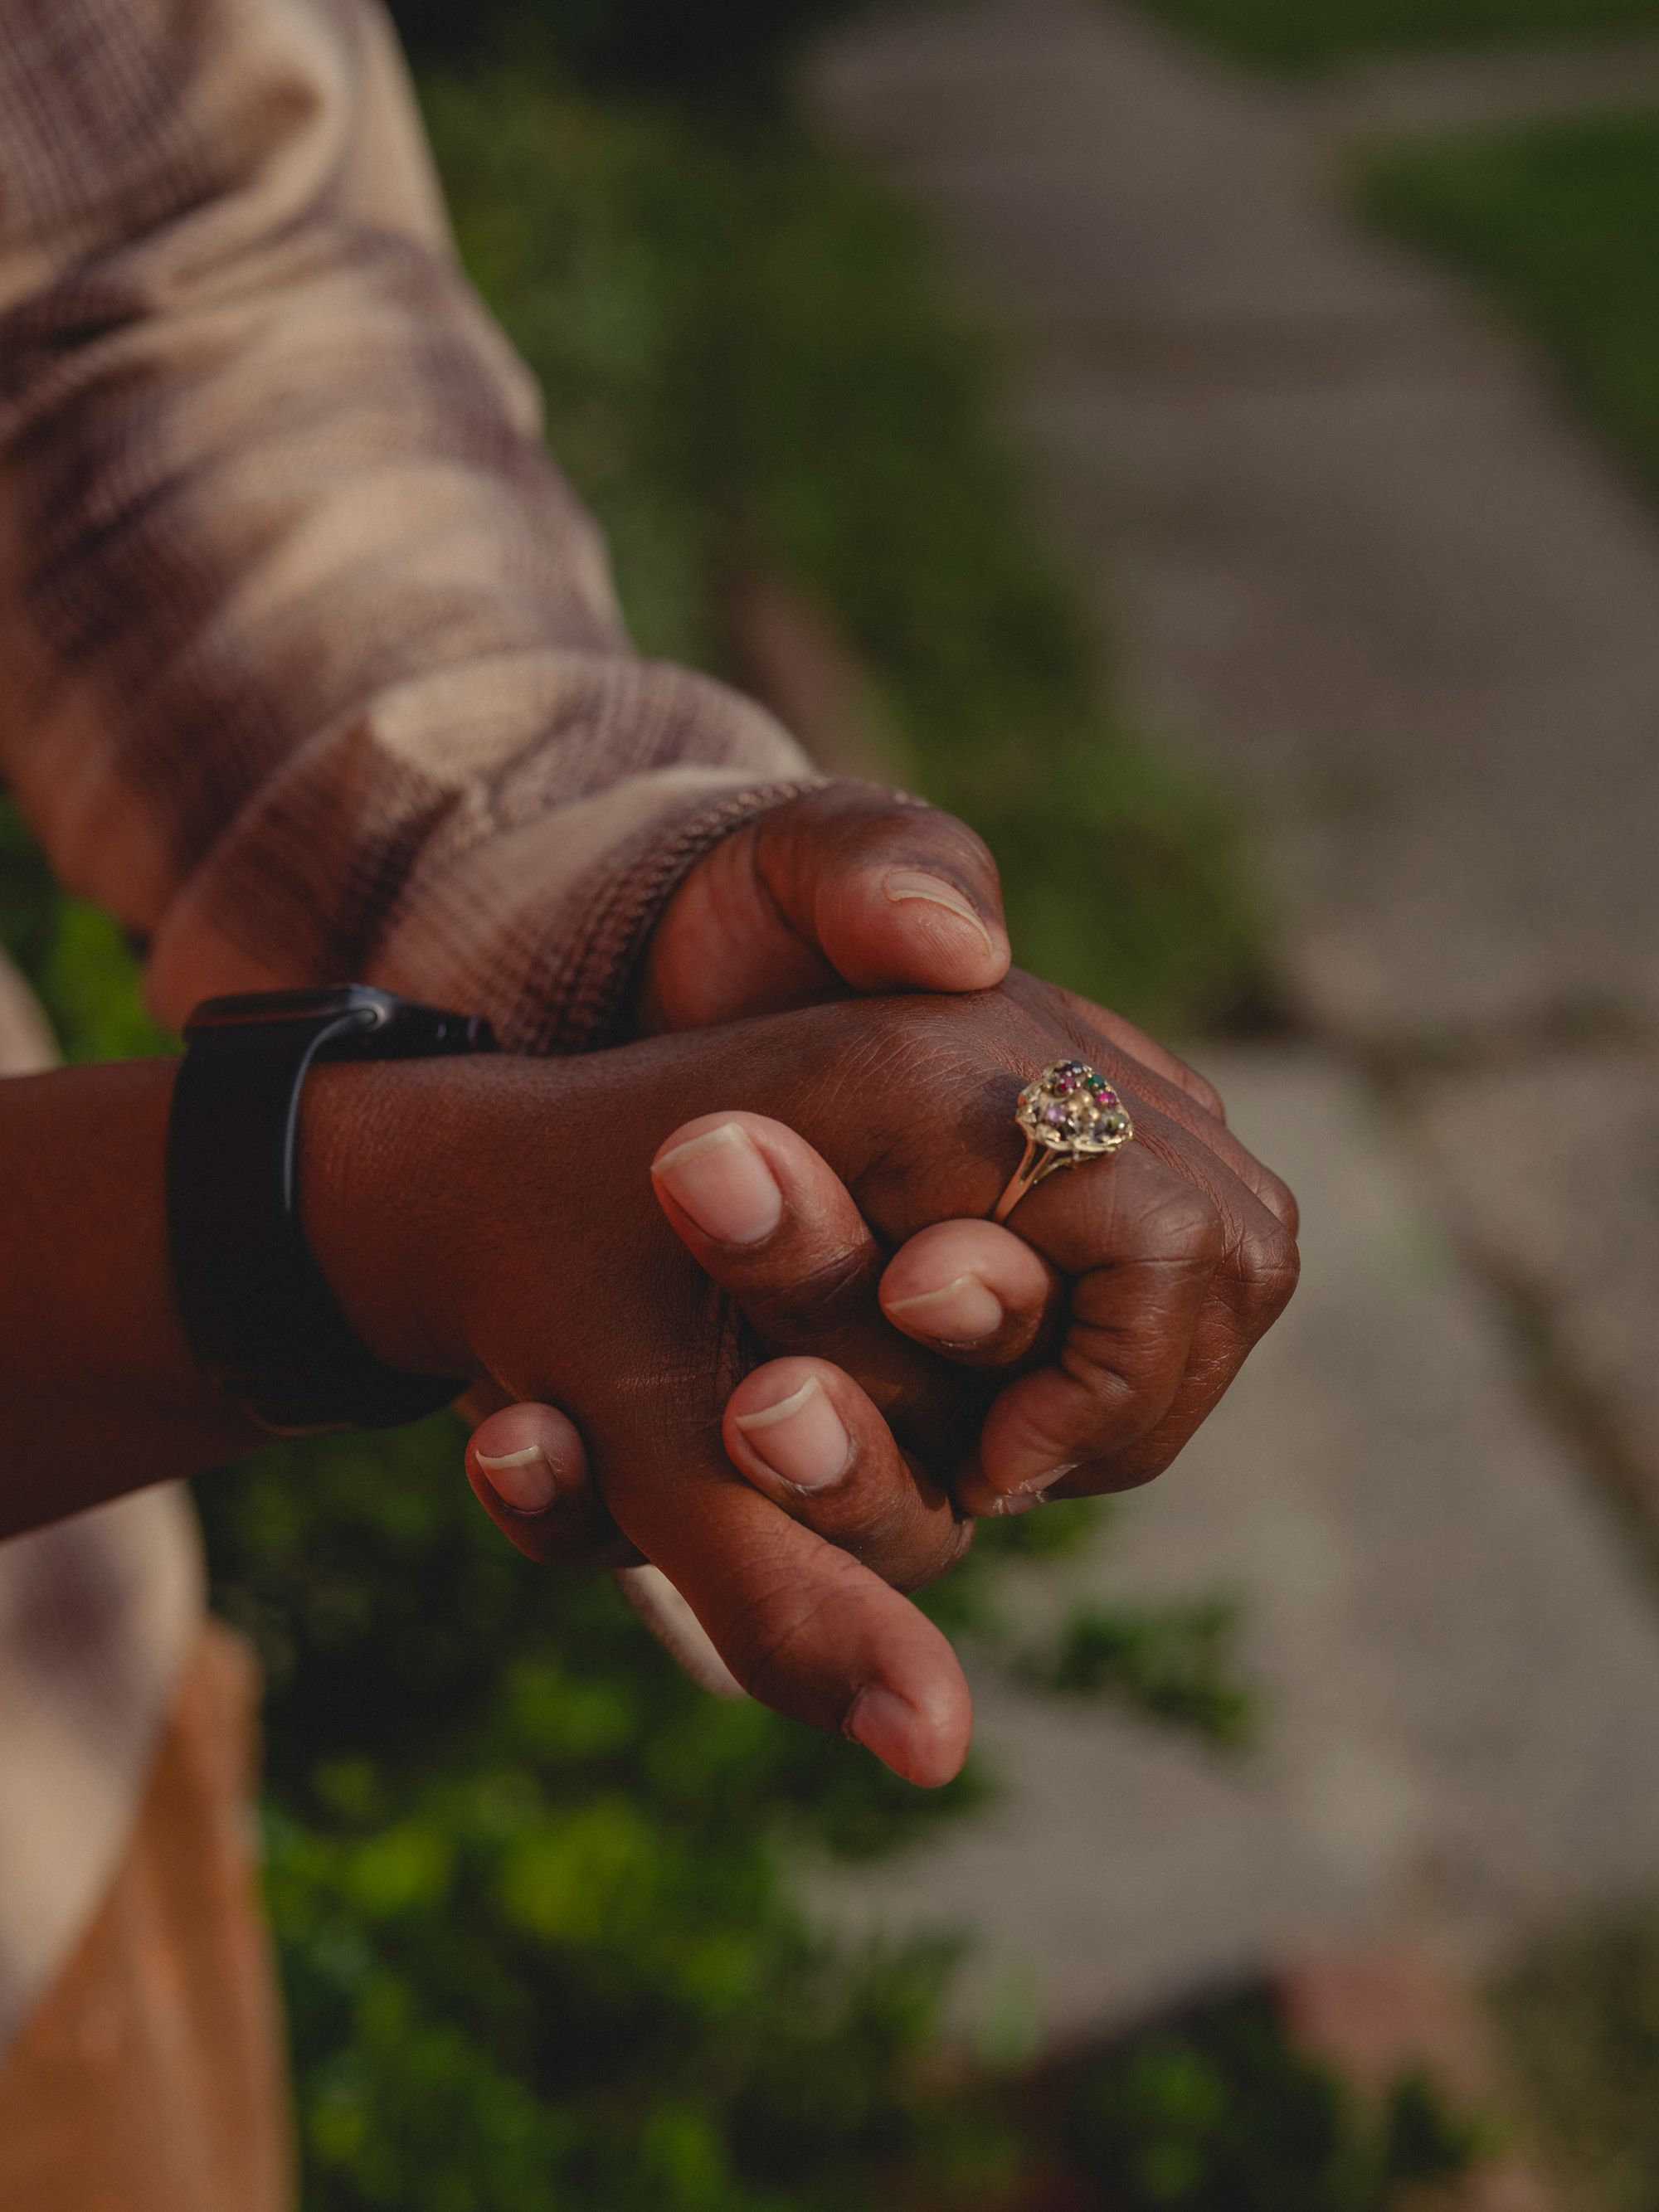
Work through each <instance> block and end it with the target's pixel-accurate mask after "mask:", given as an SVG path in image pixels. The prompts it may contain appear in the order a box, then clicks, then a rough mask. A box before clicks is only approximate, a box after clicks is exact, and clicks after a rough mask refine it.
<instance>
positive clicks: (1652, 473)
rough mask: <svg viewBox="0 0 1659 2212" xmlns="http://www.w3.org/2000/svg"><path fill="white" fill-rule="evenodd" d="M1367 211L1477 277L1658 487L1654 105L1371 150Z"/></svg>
mask: <svg viewBox="0 0 1659 2212" xmlns="http://www.w3.org/2000/svg"><path fill="white" fill-rule="evenodd" d="M1360 189H1361V192H1362V197H1363V204H1364V207H1365V209H1366V210H1367V211H1368V213H1369V214H1370V216H1372V217H1373V218H1374V219H1375V220H1376V221H1377V222H1380V223H1383V224H1385V225H1386V226H1387V227H1388V228H1389V229H1390V230H1391V231H1393V232H1394V233H1395V234H1396V235H1398V236H1400V237H1402V238H1405V239H1407V240H1410V241H1411V242H1412V243H1413V245H1416V246H1423V247H1425V248H1426V249H1427V250H1428V251H1430V252H1433V253H1436V254H1438V255H1440V256H1441V257H1443V258H1445V259H1446V260H1448V261H1449V262H1451V263H1452V264H1455V266H1456V267H1457V268H1459V269H1461V270H1463V271H1464V272H1465V273H1466V274H1468V276H1472V277H1473V278H1474V280H1475V281H1476V282H1477V283H1479V284H1480V285H1481V286H1482V287H1483V288H1484V289H1486V291H1487V292H1489V293H1490V294H1491V295H1492V297H1493V298H1494V299H1496V300H1497V301H1498V302H1499V303H1500V304H1501V305H1502V306H1503V307H1505V308H1506V309H1508V310H1509V311H1510V313H1512V314H1513V315H1515V316H1516V318H1517V319H1518V320H1519V321H1520V322H1521V323H1522V325H1524V326H1525V328H1526V329H1527V330H1528V331H1530V332H1531V333H1532V334H1533V335H1534V337H1537V338H1539V339H1540V340H1541V341H1542V343H1543V344H1544V346H1545V348H1546V349H1547V354H1548V357H1549V359H1550V360H1551V361H1552V362H1553V364H1554V366H1555V368H1557V370H1558V371H1559V374H1560V376H1561V377H1562V379H1563V380H1564V381H1565V385H1566V386H1567V387H1568V389H1569V390H1570V392H1571V394H1572V395H1573V397H1574V398H1576V399H1577V401H1578V402H1579V404H1581V405H1582V406H1583V408H1584V410H1586V412H1587V413H1588V414H1589V416H1590V417H1591V419H1592V420H1593V421H1594V422H1595V424H1596V426H1597V427H1598V428H1601V430H1603V431H1605V432H1607V434H1608V435H1610V436H1611V437H1612V438H1613V439H1614V440H1615V441H1617V442H1618V443H1619V445H1620V447H1622V448H1623V450H1624V452H1625V453H1626V456H1627V457H1628V458H1629V459H1631V460H1632V462H1633V463H1634V464H1635V465H1636V467H1637V468H1638V471H1640V473H1641V474H1642V476H1643V477H1644V478H1645V480H1646V482H1647V483H1648V485H1649V486H1650V489H1655V490H1659V257H1656V254H1655V251H1654V240H1655V239H1656V238H1659V113H1650V114H1638V115H1628V116H1622V117H1614V118H1601V119H1600V120H1585V121H1576V122H1572V123H1555V124H1551V125H1541V126H1537V127H1533V128H1529V129H1526V130H1522V131H1503V132H1495V133H1492V134H1490V135H1485V134H1483V135H1481V136H1480V137H1473V138H1459V139H1456V140H1454V141H1452V142H1450V143H1440V142H1437V143H1434V144H1432V145H1427V144H1425V145H1407V146H1401V147H1399V148H1396V149H1390V150H1389V151H1388V152H1386V153H1383V154H1380V155H1376V156H1375V157H1373V158H1372V159H1371V160H1370V161H1369V162H1368V163H1367V164H1366V166H1365V167H1364V171H1363V172H1362V175H1361V185H1360Z"/></svg>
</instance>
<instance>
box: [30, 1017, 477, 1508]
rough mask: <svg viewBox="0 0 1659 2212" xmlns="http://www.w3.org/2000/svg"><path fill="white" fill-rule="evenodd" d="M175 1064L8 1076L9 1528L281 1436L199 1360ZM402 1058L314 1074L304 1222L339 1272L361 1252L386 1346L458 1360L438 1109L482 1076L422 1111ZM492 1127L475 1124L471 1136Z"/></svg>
mask: <svg viewBox="0 0 1659 2212" xmlns="http://www.w3.org/2000/svg"><path fill="white" fill-rule="evenodd" d="M175 1065H176V1063H174V1062H173V1061H171V1060H136V1061H125V1062H118V1063H113V1064H111V1065H106V1066H100V1067H84V1068H67V1069H58V1070H55V1071H53V1072H52V1073H49V1074H45V1075H39V1076H26V1077H19V1078H15V1079H9V1080H7V1081H4V1082H0V1158H3V1159H4V1160H5V1162H6V1163H7V1169H6V1173H5V1175H4V1176H0V1261H3V1264H0V1536H6V1535H13V1534H17V1533H18V1532H20V1531H21V1530H22V1529H24V1528H33V1527H38V1526H40V1525H42V1524H43V1523H45V1522H49V1521H53V1520H57V1519H58V1518H60V1517H61V1516H63V1515H64V1514H66V1513H70V1512H75V1511H76V1510H80V1509H81V1508H82V1507H83V1506H87V1505H92V1504H99V1503H101V1502H102V1501H104V1500H105V1499H107V1498H115V1497H118V1496H121V1495H123V1494H124V1493H125V1492H128V1491H131V1490H137V1489H141V1488H143V1486H145V1485H146V1484H147V1483H150V1482H155V1481H160V1480H165V1479H167V1478H171V1477H176V1476H179V1475H189V1474H200V1473H202V1472H204V1471H205V1470H206V1469H208V1468H214V1467H217V1466H220V1465H222V1464H223V1463H224V1462H227V1461H228V1460H234V1459H239V1458H241V1457H242V1456H244V1455H246V1453H248V1452H250V1451H252V1450H256V1449H258V1447H259V1446H260V1445H261V1444H262V1443H268V1442H269V1441H270V1439H269V1435H268V1432H267V1431H265V1430H264V1429H263V1428H261V1427H260V1425H258V1422H256V1421H255V1420H254V1419H252V1416H251V1415H249V1414H247V1413H244V1412H243V1411H242V1409H241V1408H240V1407H239V1406H238V1405H237V1404H236V1403H235V1402H234V1401H233V1400H232V1399H230V1398H229V1397H228V1396H227V1395H225V1394H224V1392H223V1391H222V1390H221V1389H219V1388H218V1386H217V1385H216V1384H215V1383H211V1382H210V1381H209V1380H208V1379H207V1378H206V1377H205V1376H203V1375H202V1374H201V1372H200V1371H199V1370H198V1369H197V1365H196V1363H195V1361H194V1359H193V1358H192V1356H191V1348H190V1346H189V1344H188V1342H187V1340H186V1339H185V1332H184V1328H183V1326H182V1324H181V1322H180V1320H179V1313H178V1308H177V1304H176V1301H175V1297H174V1292H173V1268H172V1260H171V1255H170V1252H169V1249H168V1239H167V1198H166V1173H167V1169H166V1160H167V1116H168V1111H169V1108H170V1105H171V1102H172V1096H173V1073H174V1067H175ZM399 1073H400V1071H399V1070H398V1069H396V1068H394V1067H380V1066H354V1067H337V1068H331V1069H329V1070H327V1071H325V1072H319V1076H318V1077H316V1078H314V1079H313V1082H312V1083H311V1085H308V1086H307V1099H306V1123H305V1127H306V1148H305V1152H304V1154H303V1156H302V1164H301V1189H302V1194H303V1196H304V1200H305V1202H306V1206H307V1220H308V1221H310V1222H312V1223H313V1224H323V1225H326V1230H327V1233H325V1234H322V1235H319V1237H318V1239H317V1241H318V1243H319V1248H320V1249H319V1257H320V1258H321V1259H322V1261H323V1264H324V1267H325V1273H326V1274H329V1275H330V1276H332V1273H333V1271H334V1269H335V1268H336V1267H337V1265H339V1264H341V1262H340V1255H341V1251H342V1248H343V1247H344V1248H346V1249H350V1253H351V1256H350V1260H349V1264H348V1265H346V1267H345V1273H347V1274H348V1276H349V1283H350V1286H351V1296H352V1304H353V1316H352V1317H353V1319H354V1320H356V1322H358V1323H359V1325H360V1326H361V1327H362V1328H363V1329H364V1331H365V1333H366V1334H368V1336H369V1338H370V1339H371V1340H372V1341H373V1342H374V1344H375V1345H376V1346H377V1347H386V1348H387V1349H388V1352H389V1356H390V1357H391V1358H393V1359H394V1360H396V1361H398V1363H399V1364H403V1365H405V1366H408V1367H413V1368H421V1367H422V1365H425V1366H426V1367H427V1368H428V1371H431V1372H434V1373H443V1374H451V1373H464V1372H467V1371H470V1370H469V1368H468V1367H467V1366H466V1365H465V1364H464V1363H465V1362H466V1361H467V1360H468V1358H469V1357H470V1354H469V1352H468V1351H467V1348H466V1346H465V1340H464V1338H463V1337H462V1336H461V1335H460V1333H459V1331H458V1330H457V1329H456V1328H454V1327H453V1325H451V1323H450V1322H448V1320H447V1305H446V1292H447V1284H448V1279H449V1267H450V1262H451V1253H450V1251H449V1249H447V1248H448V1245H449V1244H451V1243H453V1237H447V1234H446V1231H445V1228H444V1223H445V1221H446V1219H447V1218H449V1208H450V1206H451V1202H452V1198H453V1187H454V1182H455V1178H454V1176H453V1173H452V1166H453V1163H451V1162H448V1161H447V1160H446V1159H445V1158H444V1156H443V1152H442V1146H443V1145H444V1144H445V1143H447V1134H446V1133H447V1132H448V1131H450V1130H451V1129H452V1128H453V1129H454V1130H455V1132H456V1134H457V1135H458V1136H459V1135H460V1134H461V1133H462V1131H461V1129H460V1126H459V1123H456V1122H454V1121H453V1120H452V1118H451V1116H450V1115H449V1114H448V1113H447V1112H446V1111H445V1110H443V1109H446V1108H450V1109H456V1110H458V1111H459V1110H460V1109H464V1108H465V1107H466V1106H467V1105H469V1104H470V1103H471V1087H470V1086H469V1085H467V1084H466V1082H465V1076H464V1074H463V1073H461V1072H460V1071H459V1070H453V1071H450V1072H448V1073H447V1080H446V1079H445V1073H444V1072H443V1071H440V1073H439V1079H438V1081H437V1084H436V1085H435V1090H434V1091H433V1094H432V1101H431V1103H432V1108H433V1112H432V1113H428V1118H427V1121H426V1123H425V1124H422V1123H421V1122H419V1121H416V1122H411V1121H410V1120H409V1119H408V1118H407V1117H406V1115H405V1114H404V1111H403V1102H404V1090H405V1086H404V1085H400V1084H399V1082H398V1075H399ZM434 1115H435V1120H434ZM487 1142H488V1138H487V1133H485V1132H484V1131H483V1130H481V1131H480V1132H479V1133H478V1137H477V1143H475V1144H474V1145H473V1146H471V1149H472V1150H475V1151H476V1150H477V1146H478V1145H479V1144H483V1145H487ZM464 1149H465V1148H464ZM422 1191H424V1193H425V1198H426V1203H425V1205H424V1206H422V1204H421V1203H419V1202H418V1194H420V1193H422ZM411 1194H413V1196H414V1197H415V1199H416V1202H411ZM365 1238H367V1239H369V1240H371V1242H370V1243H368V1244H367V1245H365V1246H363V1247H362V1249H352V1248H355V1247H357V1246H358V1245H359V1243H360V1240H362V1239H365ZM413 1316H418V1317H419V1330H418V1334H417V1335H416V1334H414V1332H412V1330H411V1327H410V1319H411V1317H413ZM428 1351H429V1352H431V1354H432V1356H431V1358H430V1359H429V1360H427V1359H426V1358H425V1355H426V1354H427V1353H428ZM458 1363H462V1364H458Z"/></svg>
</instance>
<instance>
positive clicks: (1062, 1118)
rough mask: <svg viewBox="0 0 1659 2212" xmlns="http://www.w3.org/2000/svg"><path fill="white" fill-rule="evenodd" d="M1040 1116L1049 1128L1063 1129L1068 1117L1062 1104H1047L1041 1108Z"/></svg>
mask: <svg viewBox="0 0 1659 2212" xmlns="http://www.w3.org/2000/svg"><path fill="white" fill-rule="evenodd" d="M1042 1118H1043V1121H1045V1123H1046V1124H1047V1125H1048V1127H1049V1128H1051V1129H1063V1128H1064V1127H1066V1121H1067V1119H1068V1118H1069V1117H1068V1116H1067V1115H1066V1109H1065V1108H1064V1107H1063V1106H1048V1107H1045V1108H1044V1109H1043V1114H1042Z"/></svg>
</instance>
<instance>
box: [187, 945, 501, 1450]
mask: <svg viewBox="0 0 1659 2212" xmlns="http://www.w3.org/2000/svg"><path fill="white" fill-rule="evenodd" d="M494 1050H495V1036H494V1034H493V1032H492V1031H491V1030H490V1027H489V1024H488V1023H487V1022H485V1021H483V1020H481V1019H479V1018H477V1017H476V1016H468V1015H466V1014H455V1013H445V1012H442V1011H441V1010H440V1009H439V1008H438V1007H435V1006H420V1005H417V1004H416V1002H415V1001H414V1000H409V999H399V998H395V997H393V995H392V994H391V993H390V992H388V991H377V990H374V989H373V988H371V987H369V986H368V984H364V983H349V984H346V985H344V986H343V987H340V988H338V989H332V990H315V991H269V992H258V993H252V994H246V995H245V996H240V997H235V998H227V999H209V1000H206V1001H204V1004H203V1005H201V1006H197V1009H196V1011H195V1012H194V1013H193V1014H191V1018H190V1019H189V1020H188V1021H187V1022H186V1023H185V1056H184V1058H183V1060H181V1061H180V1063H179V1073H178V1076H177V1079H176V1080H175V1082H174V1085H173V1108H172V1115H171V1118H170V1121H169V1122H168V1127H167V1234H168V1242H169V1244H170V1247H171V1251H172V1258H173V1287H174V1291H175V1294H176V1297H177V1301H178V1307H179V1314H180V1316H181V1317H182V1319H183V1322H184V1325H185V1334H186V1335H187V1337H188V1338H189V1340H190V1345H191V1351H192V1352H194V1354H195V1356H196V1359H197V1364H198V1365H199V1366H200V1367H201V1369H202V1371H203V1372H204V1374H205V1375H207V1376H210V1377H211V1379H212V1380H213V1381H214V1382H216V1383H218V1384H219V1385H220V1387H221V1388H222V1389H224V1390H226V1391H228V1392H229V1394H230V1395H232V1396H233V1397H235V1398H238V1399H240V1401H242V1402H243V1404H244V1405H246V1407H248V1408H249V1410H250V1411H251V1412H252V1413H253V1414H254V1415H255V1416H256V1418H257V1419H258V1420H260V1421H261V1422H263V1424H264V1426H265V1427H266V1428H268V1429H270V1430H271V1431H274V1432H275V1433H276V1434H277V1435H281V1436H297V1435H304V1434H307V1433H308V1432H310V1431H317V1430H326V1429H344V1428H368V1429H382V1428H394V1427H396V1426H398V1425H399V1424H401V1423H403V1422H404V1421H413V1420H418V1419H420V1418H421V1417H422V1415H424V1414H427V1413H436V1412H437V1411H438V1409H439V1408H440V1407H442V1406H447V1405H448V1404H449V1402H450V1401H451V1400H452V1399H453V1398H455V1397H457V1396H459V1394H460V1392H461V1391H462V1390H464V1389H465V1388H466V1384H465V1382H464V1381H462V1382H457V1381H452V1380H446V1379H445V1378H443V1377H441V1376H430V1375H410V1374H405V1373H404V1372H403V1371H402V1370H399V1369H398V1368H394V1367H388V1366H387V1365H386V1363H385V1362H384V1361H383V1360H380V1359H377V1358H375V1357H374V1353H373V1352H370V1351H369V1349H368V1346H366V1345H365V1344H364V1343H362V1340H360V1339H359V1337H358V1336H357V1335H356V1333H355V1332H354V1330H353V1329H352V1328H351V1325H350V1323H349V1322H348V1321H347V1320H346V1317H345V1316H344V1315H343V1313H342V1312H341V1310H340V1308H339V1305H338V1304H337V1301H336V1299H335V1297H334V1294H333V1292H332V1291H331V1290H330V1289H329V1287H328V1285H327V1284H326V1283H325V1281H324V1279H323V1276H322V1272H321V1270H320V1269H319V1267H318V1265H317V1263H316V1261H315V1260H314V1259H313V1257H312V1255H311V1251H310V1249H309V1247H308V1246H307V1243H306V1239H305V1231H304V1229H303V1227H302V1225H301V1216H300V1176H301V1158H300V1143H299V1133H300V1102H301V1095H302V1093H303V1091H304V1090H305V1082H306V1077H307V1074H309V1073H310V1071H311V1070H312V1068H313V1066H316V1065H317V1063H318V1062H319V1060H430V1059H437V1058H441V1057H447V1056H449V1055H452V1054H462V1053H477V1052H493V1051H494Z"/></svg>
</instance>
